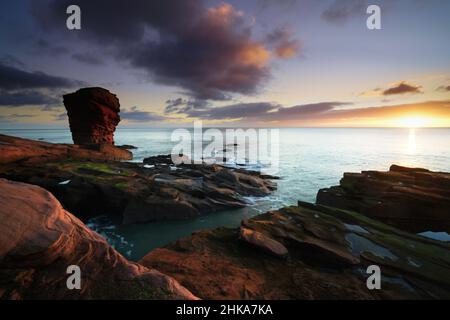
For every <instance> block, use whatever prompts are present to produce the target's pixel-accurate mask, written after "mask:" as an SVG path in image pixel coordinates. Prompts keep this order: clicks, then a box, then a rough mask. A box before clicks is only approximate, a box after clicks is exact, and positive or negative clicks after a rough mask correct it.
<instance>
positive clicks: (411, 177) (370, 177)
mask: <svg viewBox="0 0 450 320" xmlns="http://www.w3.org/2000/svg"><path fill="white" fill-rule="evenodd" d="M317 203H319V204H323V205H327V206H331V207H336V208H342V209H348V210H353V211H356V212H360V213H362V214H364V215H367V216H369V217H371V218H374V219H378V220H380V221H383V222H385V223H387V224H390V225H393V226H396V227H398V228H401V229H403V230H407V231H410V232H414V233H419V232H424V231H430V230H431V231H445V232H447V233H448V232H450V174H449V173H443V172H433V171H429V170H427V169H422V168H407V167H401V166H397V165H392V166H391V168H390V170H389V171H387V172H380V171H363V172H361V173H344V177H343V178H342V179H341V181H340V185H339V186H334V187H331V188H326V189H322V190H320V191H319V193H318V195H317Z"/></svg>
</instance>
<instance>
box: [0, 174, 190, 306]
mask: <svg viewBox="0 0 450 320" xmlns="http://www.w3.org/2000/svg"><path fill="white" fill-rule="evenodd" d="M0 221H1V224H0V299H196V297H195V296H194V295H193V294H191V293H190V292H189V291H188V290H187V289H186V288H184V287H183V286H181V285H180V284H179V283H178V282H177V281H176V280H174V279H173V278H171V277H168V276H166V275H164V274H162V273H160V272H159V271H157V270H155V269H152V268H146V267H144V266H142V265H139V264H137V263H133V262H129V261H127V260H126V259H125V258H124V257H123V256H122V255H120V254H119V253H118V252H117V251H115V250H114V249H113V248H112V247H111V246H110V245H109V244H108V243H107V242H106V240H105V239H103V238H102V237H101V236H100V235H98V234H97V233H95V232H93V231H91V230H90V229H88V228H87V227H86V226H85V225H84V224H83V223H82V222H81V221H80V220H78V219H77V218H76V217H74V216H73V215H72V214H70V213H69V212H67V211H66V210H64V209H63V208H62V206H61V204H60V203H59V202H58V201H57V200H56V199H55V197H53V195H52V194H50V193H49V192H48V191H46V190H44V189H42V188H40V187H37V186H33V185H29V184H24V183H19V182H12V181H7V180H5V179H0ZM70 265H77V266H79V267H80V270H81V290H69V289H68V288H67V285H66V281H67V277H68V274H67V273H66V270H67V267H68V266H70Z"/></svg>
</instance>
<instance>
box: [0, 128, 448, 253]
mask: <svg viewBox="0 0 450 320" xmlns="http://www.w3.org/2000/svg"><path fill="white" fill-rule="evenodd" d="M172 131H173V130H172V129H119V130H117V132H116V135H115V139H116V144H130V145H134V146H136V147H138V149H137V150H134V157H135V159H134V161H142V159H143V158H144V157H148V156H152V155H158V154H169V153H170V152H171V150H172V148H173V146H174V145H175V144H176V142H171V134H172ZM0 133H3V134H8V135H14V136H19V137H24V138H29V139H41V140H45V141H49V142H56V143H71V142H72V139H71V136H70V131H68V130H63V129H47V130H43V129H36V130H2V129H0ZM279 144H280V145H279V159H280V160H279V161H280V162H279V172H278V175H279V176H280V177H281V179H280V180H279V181H278V190H277V191H276V192H275V193H274V194H272V195H271V196H269V197H266V198H262V199H250V200H252V201H253V204H252V205H251V206H249V207H247V208H244V209H237V210H232V211H224V212H220V213H213V214H210V215H206V216H202V217H199V218H195V219H190V220H182V221H173V222H161V223H148V224H138V225H129V226H115V225H112V224H111V223H110V222H109V221H108V219H106V218H105V217H98V218H95V219H92V220H91V221H90V222H89V226H90V227H92V228H94V229H95V230H96V231H98V232H99V233H101V234H102V235H103V236H105V237H106V238H107V239H108V240H109V242H110V243H111V244H112V245H113V246H114V247H115V248H116V249H117V250H119V251H120V252H121V253H123V254H124V255H125V256H127V257H128V258H130V259H134V260H137V259H139V258H141V257H142V256H143V255H145V254H146V253H147V252H149V251H150V250H151V249H153V248H156V247H160V246H163V245H166V244H168V243H170V242H172V241H174V240H176V239H178V238H180V237H184V236H188V235H190V234H191V233H192V232H194V231H196V230H199V229H205V228H214V227H218V226H226V227H233V226H237V225H239V223H240V221H241V220H242V219H244V218H247V217H251V216H253V215H256V214H258V213H260V212H264V211H267V210H269V209H276V208H279V207H282V206H286V205H293V204H296V202H297V200H299V199H301V200H304V201H310V202H313V201H315V197H316V193H317V191H318V190H319V189H320V188H324V187H329V186H331V185H336V184H338V183H339V179H340V178H341V177H342V174H343V172H358V171H361V170H369V169H371V170H388V168H389V166H390V165H391V164H393V163H395V164H399V165H405V166H414V167H424V168H427V169H431V170H434V171H447V172H450V129H425V128H416V129H400V128H395V129H385V128H384V129H380V128H376V129H359V128H358V129H356V128H351V129H347V128H339V129H338V128H326V129H325V128H297V129H279Z"/></svg>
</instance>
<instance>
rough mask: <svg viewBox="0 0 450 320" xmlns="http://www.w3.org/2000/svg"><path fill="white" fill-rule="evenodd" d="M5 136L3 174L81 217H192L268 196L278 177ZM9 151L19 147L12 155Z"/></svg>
mask: <svg viewBox="0 0 450 320" xmlns="http://www.w3.org/2000/svg"><path fill="white" fill-rule="evenodd" d="M2 138H3V141H5V142H6V144H0V151H2V150H4V151H5V153H3V151H2V152H1V153H0V161H2V162H3V165H2V166H0V177H3V178H7V179H9V180H15V181H21V182H26V183H31V184H35V185H39V186H41V187H43V188H45V189H47V190H49V191H50V192H52V193H53V194H54V195H55V196H56V198H57V199H58V200H59V201H61V203H62V204H63V205H64V207H65V208H66V209H67V210H69V211H70V212H72V213H74V214H75V215H77V216H78V217H79V218H81V219H85V218H89V217H92V216H96V215H104V214H107V215H109V216H110V217H111V218H112V220H113V221H115V222H117V223H136V222H147V221H158V220H168V219H182V218H190V217H195V216H198V215H201V214H207V213H211V212H215V211H219V210H224V209H227V208H239V207H243V206H246V205H247V204H248V201H247V200H246V198H245V197H246V196H266V195H269V194H270V193H271V192H272V191H273V190H274V189H275V187H276V185H275V183H273V182H272V179H274V178H275V177H270V176H263V175H260V174H259V173H256V172H250V171H245V170H240V169H230V168H225V167H222V166H219V165H211V166H209V165H189V164H182V165H179V166H174V165H171V164H170V163H169V162H167V161H170V159H171V158H170V156H158V157H156V159H155V160H152V159H149V160H148V161H149V162H152V163H155V165H144V164H140V163H127V162H119V161H99V160H87V159H86V158H84V156H83V153H82V152H74V153H73V154H72V153H71V152H72V151H75V150H78V151H81V150H83V152H86V154H85V155H86V156H92V155H99V156H100V155H103V154H104V151H103V152H97V151H92V150H89V151H85V150H86V149H82V148H77V147H76V146H69V145H53V144H50V143H45V142H35V141H30V140H24V139H16V138H11V137H6V136H3V137H2V136H0V141H2V140H1V139H2ZM16 142H18V143H16ZM24 146H26V148H25V150H24V149H23V147H24ZM110 147H111V148H114V146H110ZM11 149H13V150H17V153H16V154H15V155H14V156H13V155H11V153H10V150H11ZM103 150H105V149H103ZM123 151H125V150H123ZM125 152H128V151H125ZM31 155H33V156H31ZM28 157H30V158H28ZM88 158H89V157H88ZM1 159H3V160H1ZM92 159H95V158H94V157H92ZM164 159H166V160H164ZM164 161H166V162H164Z"/></svg>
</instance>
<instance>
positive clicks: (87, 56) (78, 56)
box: [72, 52, 104, 66]
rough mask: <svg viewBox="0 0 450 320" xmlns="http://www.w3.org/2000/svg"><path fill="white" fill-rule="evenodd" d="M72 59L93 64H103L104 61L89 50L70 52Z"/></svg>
mask: <svg viewBox="0 0 450 320" xmlns="http://www.w3.org/2000/svg"><path fill="white" fill-rule="evenodd" d="M72 59H74V60H76V61H78V62H81V63H85V64H88V65H93V66H99V65H102V64H104V62H103V61H102V60H101V59H100V58H99V57H98V56H96V55H94V54H93V53H89V52H83V53H81V52H80V53H74V54H72Z"/></svg>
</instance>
